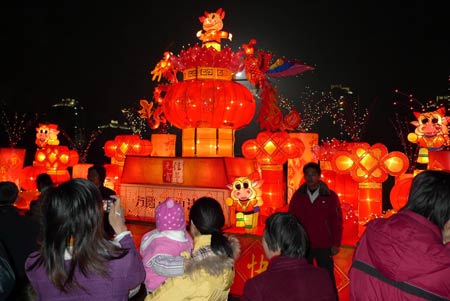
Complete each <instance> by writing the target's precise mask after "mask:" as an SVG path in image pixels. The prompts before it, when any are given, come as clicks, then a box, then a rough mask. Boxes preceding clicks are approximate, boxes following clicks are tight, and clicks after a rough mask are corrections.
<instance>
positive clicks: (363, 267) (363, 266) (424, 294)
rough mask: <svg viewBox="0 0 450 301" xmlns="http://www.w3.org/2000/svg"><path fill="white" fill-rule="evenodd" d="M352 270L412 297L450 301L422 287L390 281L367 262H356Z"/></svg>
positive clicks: (433, 300)
mask: <svg viewBox="0 0 450 301" xmlns="http://www.w3.org/2000/svg"><path fill="white" fill-rule="evenodd" d="M352 268H355V269H358V270H360V271H363V272H365V273H367V274H369V275H371V276H373V277H375V278H377V279H380V280H381V281H383V282H385V283H387V284H390V285H392V286H395V287H396V288H398V289H400V290H402V291H404V292H407V293H409V294H411V295H414V296H417V297H420V298H423V299H425V300H432V301H445V300H447V301H448V300H450V299H446V298H443V297H441V296H438V295H436V294H433V293H432V292H429V291H426V290H424V289H422V288H420V287H417V286H414V285H411V284H409V283H406V282H400V281H394V280H391V279H388V278H387V277H385V276H384V275H383V274H381V273H380V272H379V271H378V270H377V269H375V268H374V267H372V266H370V265H368V264H367V263H365V262H362V261H359V260H355V261H353V263H352Z"/></svg>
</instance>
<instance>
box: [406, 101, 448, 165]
mask: <svg viewBox="0 0 450 301" xmlns="http://www.w3.org/2000/svg"><path fill="white" fill-rule="evenodd" d="M414 116H415V117H416V118H417V120H415V121H411V124H412V125H414V126H415V127H416V129H415V130H414V133H409V134H408V141H409V142H412V143H416V144H417V145H418V146H419V147H420V148H419V157H418V159H417V162H418V163H423V164H428V151H439V150H442V149H443V148H444V147H445V146H449V145H450V139H449V136H448V124H449V121H450V116H445V108H444V107H442V108H440V109H437V110H435V111H430V112H423V113H419V112H414Z"/></svg>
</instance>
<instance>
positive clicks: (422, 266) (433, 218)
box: [350, 170, 450, 301]
mask: <svg viewBox="0 0 450 301" xmlns="http://www.w3.org/2000/svg"><path fill="white" fill-rule="evenodd" d="M449 241H450V172H448V171H438V170H426V171H423V172H421V173H419V174H418V175H416V176H415V177H414V179H413V182H412V184H411V190H410V192H409V196H408V203H407V204H406V205H405V207H403V208H402V209H400V210H399V212H398V213H396V214H394V215H391V216H390V217H389V218H377V219H374V220H372V221H371V222H369V223H368V224H367V227H366V230H365V231H364V234H363V235H362V237H361V238H360V240H359V242H358V244H357V247H356V250H355V253H354V255H353V262H352V268H351V269H350V300H359V301H365V300H450V243H449Z"/></svg>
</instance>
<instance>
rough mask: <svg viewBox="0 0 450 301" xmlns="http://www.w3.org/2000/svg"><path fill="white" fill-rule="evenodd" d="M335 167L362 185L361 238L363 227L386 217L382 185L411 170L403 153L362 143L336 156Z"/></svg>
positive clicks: (332, 162) (359, 208)
mask: <svg viewBox="0 0 450 301" xmlns="http://www.w3.org/2000/svg"><path fill="white" fill-rule="evenodd" d="M331 165H332V168H333V170H335V171H336V172H337V173H342V174H346V173H349V174H350V176H351V177H352V179H353V180H354V181H355V182H357V183H358V219H359V225H360V227H359V235H361V234H362V232H363V231H364V228H363V225H364V224H365V223H367V222H368V221H369V220H370V219H372V218H374V217H378V216H381V213H382V183H383V182H384V181H386V180H387V177H388V175H392V176H400V175H402V174H404V173H405V172H406V170H407V169H408V166H409V161H408V157H407V156H406V155H405V154H403V153H401V152H391V153H388V150H387V148H386V146H385V145H383V144H381V143H376V144H374V145H372V146H370V145H369V144H367V143H358V144H356V145H354V146H353V147H352V148H351V151H338V152H336V153H334V154H333V157H332V160H331Z"/></svg>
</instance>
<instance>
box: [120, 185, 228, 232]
mask: <svg viewBox="0 0 450 301" xmlns="http://www.w3.org/2000/svg"><path fill="white" fill-rule="evenodd" d="M120 187H121V188H120V194H121V196H122V204H123V206H124V207H125V212H126V214H125V215H126V217H127V218H128V219H138V220H147V221H153V220H154V218H155V208H156V207H157V206H158V205H159V204H160V203H162V202H164V201H165V200H166V199H167V198H168V197H171V198H173V199H174V200H175V201H176V202H178V203H179V204H180V205H181V206H183V208H184V213H185V216H186V220H188V216H189V210H190V209H191V206H192V204H194V202H195V200H197V199H198V198H200V197H202V196H208V197H212V198H214V199H216V200H217V201H218V202H219V203H220V204H221V206H222V209H223V212H224V215H225V224H226V225H229V221H230V213H229V211H230V209H229V207H228V206H227V205H226V204H225V199H226V198H227V197H228V196H229V195H230V192H229V189H228V188H226V189H213V188H201V187H185V186H170V185H168V186H165V185H147V184H145V185H142V184H123V183H122V184H121V186H120Z"/></svg>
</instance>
